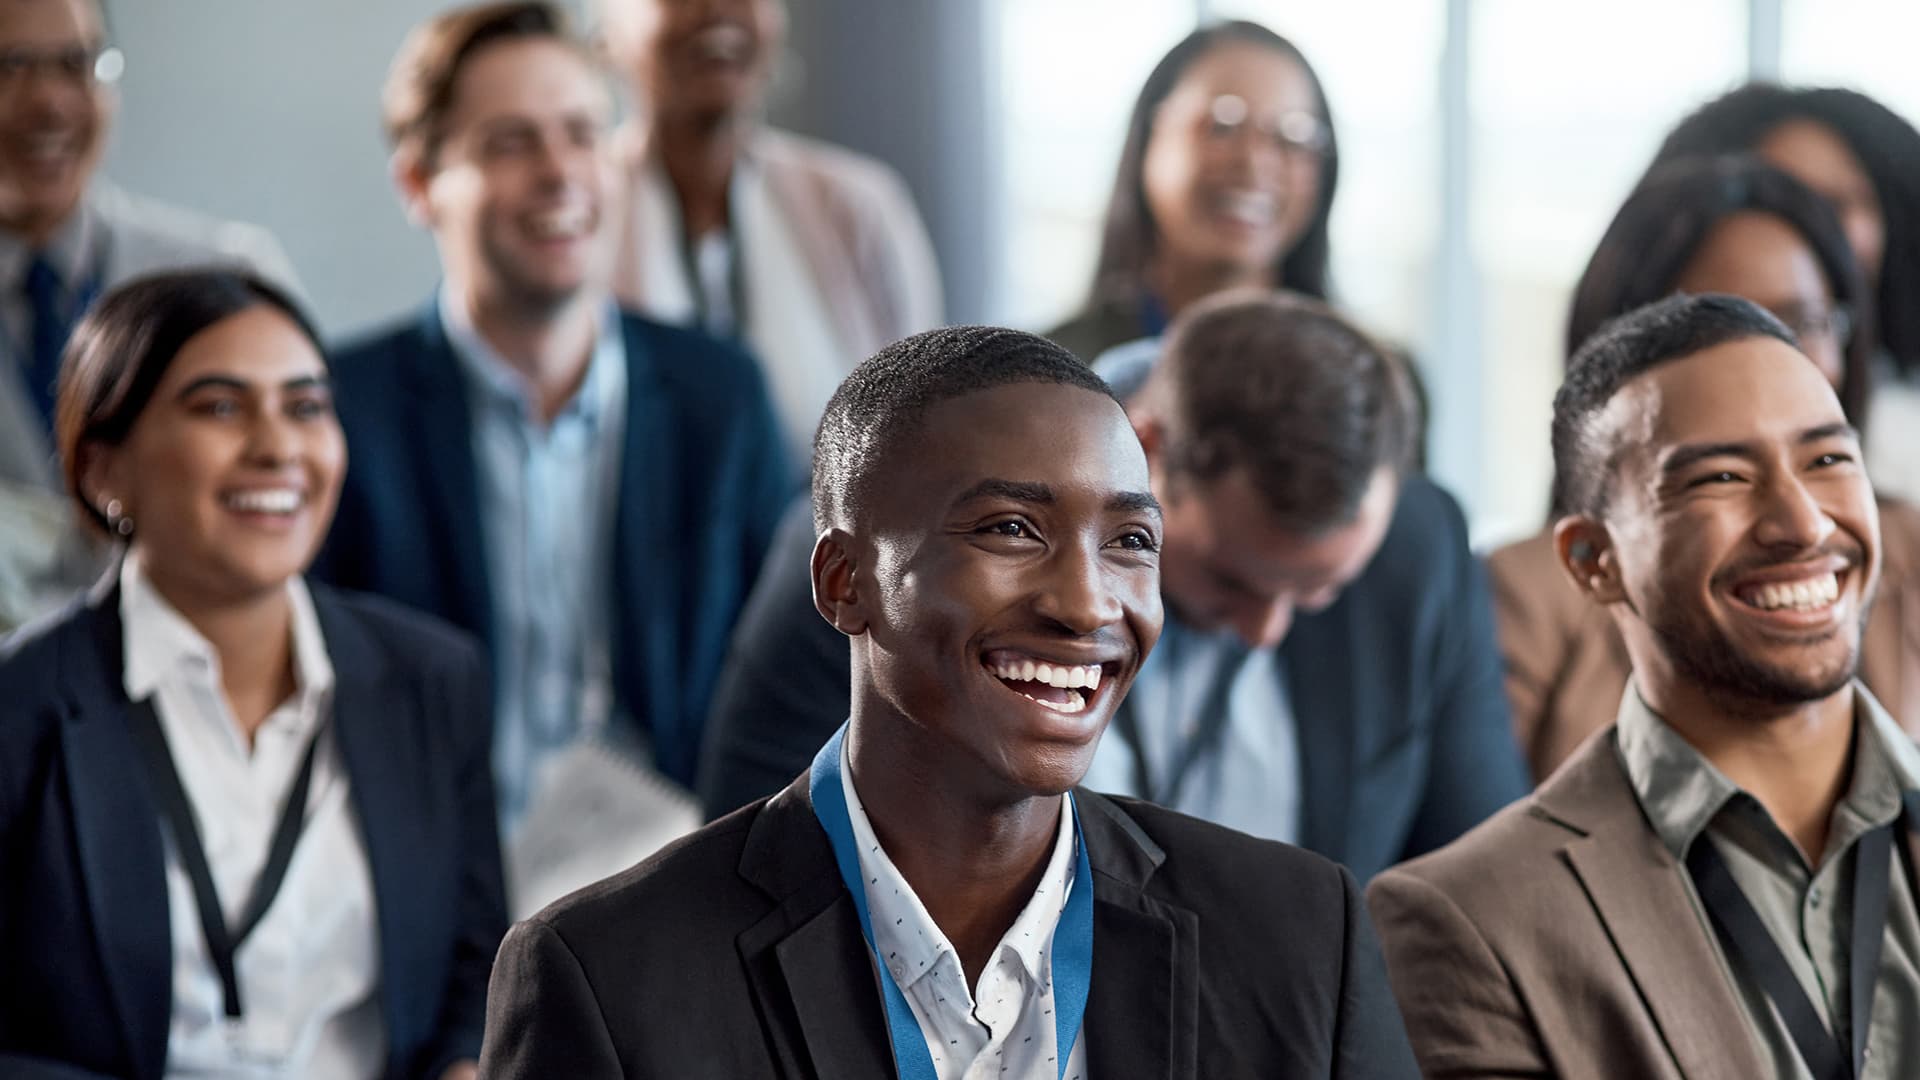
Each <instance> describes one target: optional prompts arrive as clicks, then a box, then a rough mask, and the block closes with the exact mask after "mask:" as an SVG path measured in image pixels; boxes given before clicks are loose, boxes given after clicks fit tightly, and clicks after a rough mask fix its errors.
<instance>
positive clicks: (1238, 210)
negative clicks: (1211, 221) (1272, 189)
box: [1218, 191, 1275, 226]
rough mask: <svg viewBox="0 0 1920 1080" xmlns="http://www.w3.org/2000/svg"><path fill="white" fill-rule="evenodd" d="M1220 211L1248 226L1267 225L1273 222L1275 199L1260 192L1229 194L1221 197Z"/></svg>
mask: <svg viewBox="0 0 1920 1080" xmlns="http://www.w3.org/2000/svg"><path fill="white" fill-rule="evenodd" d="M1218 205H1219V208H1220V211H1221V212H1222V213H1224V214H1226V215H1227V216H1228V217H1230V218H1233V219H1234V220H1236V221H1239V222H1242V223H1244V224H1247V225H1256V226H1258V225H1266V224H1268V223H1269V222H1271V221H1272V220H1273V215H1274V209H1275V207H1274V198H1273V196H1271V195H1268V194H1266V193H1265V192H1260V191H1238V192H1227V193H1224V194H1222V195H1221V196H1220V197H1219V203H1218Z"/></svg>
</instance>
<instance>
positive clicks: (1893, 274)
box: [1654, 83, 1920, 376]
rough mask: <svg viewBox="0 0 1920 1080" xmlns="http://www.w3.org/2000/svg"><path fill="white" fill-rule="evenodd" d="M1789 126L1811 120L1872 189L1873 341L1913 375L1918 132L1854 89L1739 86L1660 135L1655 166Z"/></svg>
mask: <svg viewBox="0 0 1920 1080" xmlns="http://www.w3.org/2000/svg"><path fill="white" fill-rule="evenodd" d="M1789 120H1811V121H1814V122H1815V123H1818V124H1820V125H1822V126H1824V127H1826V128H1828V129H1830V130H1831V131H1832V132H1833V133H1834V134H1835V135H1838V136H1839V137H1840V140H1841V141H1842V142H1844V143H1846V144H1847V148H1848V149H1849V150H1851V151H1852V152H1853V156H1854V157H1855V158H1856V159H1857V160H1858V161H1859V162H1860V167H1861V168H1862V169H1864V170H1865V171H1866V174H1867V177H1868V179H1870V180H1871V181H1872V182H1873V190H1874V194H1875V195H1877V196H1879V199H1880V213H1881V216H1882V218H1883V219H1884V220H1885V222H1886V233H1887V245H1886V253H1885V255H1884V256H1882V258H1881V264H1880V280H1879V283H1878V286H1877V288H1876V290H1875V291H1876V294H1877V296H1878V300H1879V302H1878V303H1877V304H1876V305H1875V307H1876V308H1877V310H1878V312H1879V320H1880V321H1879V325H1878V341H1879V344H1880V345H1881V346H1882V347H1884V348H1885V349H1886V351H1887V353H1888V355H1889V356H1890V357H1891V359H1892V361H1893V365H1894V368H1895V370H1897V371H1899V372H1900V373H1901V374H1902V375H1903V376H1913V375H1920V304H1915V303H1913V297H1914V296H1915V295H1920V131H1915V130H1914V128H1913V125H1912V124H1909V123H1907V122H1906V121H1905V120H1903V119H1901V118H1900V117H1899V116H1898V115H1897V114H1895V113H1894V112H1893V111H1892V110H1891V109H1888V108H1887V107H1886V106H1884V105H1882V104H1880V103H1879V102H1877V101H1875V100H1873V99H1872V98H1870V97H1868V96H1866V95H1865V94H1862V93H1858V92H1856V91H1853V90H1841V89H1836V88H1830V87H1820V88H1795V87H1785V86H1777V85H1774V84H1771V83H1753V84H1750V85H1747V86H1743V87H1741V88H1739V89H1737V90H1734V91H1732V92H1730V93H1727V94H1724V95H1722V96H1721V97H1718V98H1715V99H1714V100H1713V101H1710V102H1708V103H1707V104H1705V105H1703V106H1701V107H1700V108H1699V109H1697V110H1695V111H1694V112H1693V113H1692V115H1690V116H1688V117H1687V118H1686V119H1685V120H1682V121H1681V122H1680V125H1679V126H1678V127H1676V128H1674V129H1673V133H1672V134H1670V135H1668V136H1667V140H1666V142H1665V143H1663V144H1661V146H1660V150H1659V152H1658V153H1657V154H1655V155H1654V167H1656V168H1657V167H1658V166H1660V165H1662V164H1665V163H1667V162H1669V161H1674V160H1678V159H1680V158H1687V157H1698V156H1701V155H1704V154H1728V153H1740V152H1744V151H1750V150H1752V149H1753V148H1754V147H1755V146H1758V145H1759V144H1760V143H1761V142H1762V141H1763V140H1765V139H1766V137H1767V136H1768V135H1770V134H1772V133H1773V132H1774V130H1775V129H1777V128H1778V127H1780V125H1782V124H1784V123H1786V122H1787V121H1789Z"/></svg>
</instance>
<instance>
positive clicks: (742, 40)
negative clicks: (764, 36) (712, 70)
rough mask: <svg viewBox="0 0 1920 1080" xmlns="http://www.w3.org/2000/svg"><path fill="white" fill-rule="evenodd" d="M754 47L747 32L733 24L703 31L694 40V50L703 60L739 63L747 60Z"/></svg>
mask: <svg viewBox="0 0 1920 1080" xmlns="http://www.w3.org/2000/svg"><path fill="white" fill-rule="evenodd" d="M752 45H753V41H752V39H751V37H749V35H748V34H747V32H746V31H745V30H742V29H741V28H740V27H738V26H735V25H733V24H732V23H722V24H721V25H719V26H715V27H713V28H711V29H708V30H703V31H701V32H700V35H699V36H698V37H696V38H694V39H693V50H694V52H696V53H698V54H699V56H700V58H701V59H702V60H724V61H728V62H738V61H740V60H744V59H746V55H747V51H748V49H749V48H751V47H752Z"/></svg>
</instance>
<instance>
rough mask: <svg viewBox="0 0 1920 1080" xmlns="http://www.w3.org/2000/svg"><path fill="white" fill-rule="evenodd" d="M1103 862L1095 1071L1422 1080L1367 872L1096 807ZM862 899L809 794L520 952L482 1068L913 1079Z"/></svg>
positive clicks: (673, 862)
mask: <svg viewBox="0 0 1920 1080" xmlns="http://www.w3.org/2000/svg"><path fill="white" fill-rule="evenodd" d="M1075 798H1076V799H1077V800H1078V802H1079V809H1080V823H1081V828H1082V834H1083V836H1084V838H1085V843H1086V846H1087V857H1088V860H1089V861H1090V862H1091V863H1092V865H1093V874H1094V890H1093V894H1094V916H1093V920H1094V922H1093V925H1094V929H1093V990H1092V994H1091V996H1090V997H1089V998H1088V1001H1087V1013H1086V1021H1085V1024H1086V1027H1085V1034H1084V1038H1086V1040H1087V1068H1088V1072H1089V1073H1090V1074H1091V1075H1093V1076H1098V1077H1126V1078H1128V1080H1146V1078H1149V1077H1169V1078H1171V1077H1184V1078H1199V1077H1206V1078H1208V1080H1217V1078H1222V1077H1241V1076H1245V1077H1369V1078H1372V1077H1413V1076H1417V1075H1418V1071H1417V1069H1416V1068H1415V1065H1414V1060H1413V1054H1412V1051H1411V1049H1410V1048H1409V1046H1408V1043H1407V1039H1406V1033H1405V1031H1404V1029H1403V1028H1402V1026H1401V1022H1400V1013H1399V1009H1398V1007H1397V1006H1396V1005H1395V1004H1394V1000H1393V996H1392V994H1391V993H1390V992H1389V991H1388V988H1387V982H1386V970H1385V967H1384V965H1383V963H1382V961H1381V958H1380V954H1379V945H1378V943H1377V941H1376V940H1375V938H1374V933H1373V928H1372V925H1371V924H1370V923H1369V922H1368V921H1367V915H1366V910H1365V908H1364V906H1363V904H1362V902H1361V898H1360V894H1359V891H1358V889H1357V887H1356V886H1355V884H1354V880H1353V877H1352V876H1351V875H1349V874H1348V873H1346V872H1345V871H1344V870H1342V869H1340V868H1338V867H1336V866H1334V865H1333V864H1331V863H1329V862H1327V861H1326V860H1324V859H1321V858H1318V857H1316V856H1313V855H1310V854H1308V853H1306V852H1303V851H1301V850H1299V849H1298V848H1291V847H1287V846H1286V845H1283V844H1275V843H1271V842H1269V841H1265V840H1256V839H1253V838H1252V837H1249V836H1245V835H1243V834H1240V833H1236V832H1233V831H1231V830H1228V829H1223V828H1220V827H1219V826H1216V825H1209V824H1207V823H1206V822H1203V821H1197V820H1195V819H1193V818H1189V817H1186V816H1184V815H1181V814H1176V813H1173V812H1172V811H1169V810H1163V809H1160V808H1159V807H1155V806H1150V805H1147V804H1144V803H1139V802H1135V801H1132V800H1118V799H1109V798H1107V797H1104V796H1101V795H1096V794H1093V793H1091V792H1076V793H1075ZM869 956H870V954H869V952H868V949H867V945H866V941H865V940H864V939H863V938H862V937H861V934H860V923H859V917H858V916H857V915H856V914H855V910H854V904H853V897H852V895H851V894H850V893H849V892H848V891H847V888H846V885H845V884H844V883H843V882H842V880H841V877H840V872H839V870H838V868H837V867H836V866H835V864H834V858H833V851H832V848H831V847H829V845H828V842H827V835H826V832H825V831H824V830H822V829H821V827H820V824H819V821H818V820H817V819H816V818H815V817H814V814H813V806H812V802H811V800H810V799H809V797H808V794H807V778H806V777H805V776H802V777H801V778H800V779H799V780H797V781H795V782H794V783H793V784H792V785H790V786H789V787H788V788H787V789H786V790H785V791H783V792H781V793H780V794H779V795H776V796H774V797H773V798H772V799H770V800H764V801H762V802H759V803H756V804H755V805H753V806H751V807H748V808H746V809H743V810H741V811H740V812H738V813H735V814H733V815H731V816H729V817H727V818H725V819H723V820H721V821H718V822H716V823H714V824H712V825H710V826H708V827H707V828H705V829H703V830H701V831H700V832H697V833H695V834H693V835H692V836H690V837H688V838H686V839H685V840H683V841H680V842H679V843H677V844H675V845H673V846H671V847H669V848H667V849H666V850H665V851H663V852H661V853H660V854H659V855H657V856H655V857H654V858H652V859H649V860H647V861H646V862H644V863H641V864H640V865H639V866H636V867H634V868H633V869H631V870H628V871H627V872H625V873H623V874H620V875H618V876H616V877H612V878H609V879H607V880H606V881H603V882H600V883H599V884H597V885H593V886H590V887H588V888H586V889H583V890H581V891H580V892H577V893H574V894H573V895H572V896H570V897H567V898H566V899H563V900H561V901H559V902H558V903H556V904H554V905H553V906H551V907H549V908H547V909H546V910H545V911H543V912H541V913H540V914H539V915H536V916H535V917H534V918H532V919H530V920H528V921H526V922H523V923H520V924H519V925H517V926H515V927H514V929H513V930H512V931H511V932H510V933H509V934H508V935H507V940H506V942H505V943H504V944H503V945H502V946H501V948H500V958H499V960H498V962H497V963H496V964H495V965H494V978H493V985H492V987H491V990H490V992H489V995H488V1002H487V1039H486V1047H485V1049H484V1050H483V1051H482V1054H481V1061H480V1069H481V1072H482V1073H483V1074H484V1075H486V1076H489V1077H494V1078H497V1080H512V1078H521V1077H549V1076H565V1077H569V1078H593V1077H660V1078H666V1077H672V1078H673V1080H698V1078H708V1077H711V1078H714V1080H720V1078H723V1077H724V1078H726V1080H760V1078H775V1077H778V1078H781V1080H801V1078H819V1080H882V1078H886V1080H891V1078H892V1077H893V1076H894V1066H893V1054H892V1050H891V1048H890V1045H889V1043H888V1038H887V1024H886V1011H885V1009H884V1007H883V1006H882V1004H881V1000H880V992H879V989H878V984H877V982H876V979H875V976H874V973H873V966H872V963H871V960H870V959H869Z"/></svg>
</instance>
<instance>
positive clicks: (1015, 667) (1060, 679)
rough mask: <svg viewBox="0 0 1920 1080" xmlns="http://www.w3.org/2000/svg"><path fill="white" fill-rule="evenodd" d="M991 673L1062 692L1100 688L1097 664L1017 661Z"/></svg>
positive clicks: (1098, 666)
mask: <svg viewBox="0 0 1920 1080" xmlns="http://www.w3.org/2000/svg"><path fill="white" fill-rule="evenodd" d="M993 673H994V674H995V675H998V676H999V677H1000V678H1002V679H1008V680H1011V681H1013V682H1037V683H1045V684H1047V685H1048V686H1057V687H1059V688H1060V689H1062V690H1078V689H1086V690H1098V689H1099V688H1100V665H1099V664H1085V665H1080V664H1046V663H1036V662H1034V661H1032V660H1019V661H1012V662H1009V663H1005V664H1001V665H999V666H998V667H995V668H994V669H993ZM1073 711H1078V710H1073Z"/></svg>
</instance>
